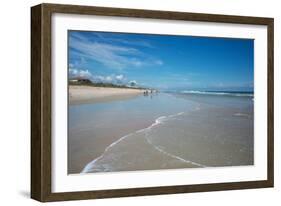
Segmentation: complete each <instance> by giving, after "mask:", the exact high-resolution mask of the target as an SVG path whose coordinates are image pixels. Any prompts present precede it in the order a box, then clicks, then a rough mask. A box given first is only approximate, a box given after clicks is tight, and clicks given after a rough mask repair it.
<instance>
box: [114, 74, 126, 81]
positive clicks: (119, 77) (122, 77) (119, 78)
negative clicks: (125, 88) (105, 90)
mask: <svg viewBox="0 0 281 206" xmlns="http://www.w3.org/2000/svg"><path fill="white" fill-rule="evenodd" d="M115 78H116V79H117V80H123V79H124V76H123V75H122V74H120V75H116V77H115Z"/></svg>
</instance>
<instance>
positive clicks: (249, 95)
mask: <svg viewBox="0 0 281 206" xmlns="http://www.w3.org/2000/svg"><path fill="white" fill-rule="evenodd" d="M180 93H182V94H202V95H224V96H236V97H253V96H254V94H253V93H248V92H223V91H222V92H211V91H194V90H187V91H181V92H180Z"/></svg>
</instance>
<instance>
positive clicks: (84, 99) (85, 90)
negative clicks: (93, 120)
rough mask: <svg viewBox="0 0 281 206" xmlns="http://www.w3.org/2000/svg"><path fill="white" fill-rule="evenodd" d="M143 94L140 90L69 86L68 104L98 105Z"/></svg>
mask: <svg viewBox="0 0 281 206" xmlns="http://www.w3.org/2000/svg"><path fill="white" fill-rule="evenodd" d="M143 92H144V90H142V89H130V88H107V87H93V86H73V85H70V86H69V104H70V105H73V104H85V103H98V102H106V101H114V100H123V99H128V98H132V97H135V96H137V95H140V94H142V93H143Z"/></svg>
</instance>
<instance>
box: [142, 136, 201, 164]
mask: <svg viewBox="0 0 281 206" xmlns="http://www.w3.org/2000/svg"><path fill="white" fill-rule="evenodd" d="M144 137H145V139H146V141H147V142H148V144H150V145H151V146H152V147H154V148H155V149H156V150H157V151H159V152H161V153H163V154H165V155H167V156H169V157H172V158H174V159H177V160H179V161H182V162H185V163H188V164H192V165H195V166H197V167H207V166H206V165H202V164H199V163H196V162H193V161H190V160H186V159H183V158H181V157H179V156H176V155H173V154H171V153H169V152H166V151H165V150H163V149H161V148H160V147H158V146H156V145H154V144H153V143H152V142H151V141H150V140H149V139H148V138H147V133H145V136H144Z"/></svg>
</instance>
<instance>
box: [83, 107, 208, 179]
mask: <svg viewBox="0 0 281 206" xmlns="http://www.w3.org/2000/svg"><path fill="white" fill-rule="evenodd" d="M183 114H184V112H179V113H177V114H172V115H168V116H161V117H158V118H157V119H156V120H155V121H154V123H153V124H151V125H150V126H149V127H146V128H144V129H140V130H137V131H135V132H133V133H130V134H127V135H125V136H123V137H121V138H120V139H118V140H117V141H115V142H113V143H112V144H110V145H109V146H108V147H106V148H105V150H104V152H103V153H102V155H101V156H99V157H98V158H96V159H94V160H93V161H91V162H89V163H88V164H87V165H86V166H85V167H84V169H83V170H82V171H81V174H83V173H89V172H91V171H92V168H93V167H94V165H95V164H96V162H97V161H99V160H100V159H102V158H103V157H104V156H105V155H106V152H107V151H109V150H110V148H112V147H113V146H114V145H116V144H118V143H120V142H121V141H123V140H124V139H126V138H128V137H129V136H131V135H134V134H138V133H140V132H146V131H149V130H151V129H152V128H153V127H155V126H157V125H159V124H162V123H164V122H165V121H167V120H168V119H170V118H174V117H177V116H180V115H183ZM145 139H146V141H147V142H148V143H149V144H150V145H152V146H153V147H154V148H155V149H156V150H158V151H159V152H161V153H163V154H165V155H167V156H169V157H173V158H175V159H177V160H180V161H182V162H185V163H190V164H193V165H196V166H199V167H206V166H204V165H201V164H198V163H195V162H192V161H189V160H185V159H183V158H181V157H178V156H176V155H173V154H170V153H168V152H166V151H164V150H163V149H161V148H160V147H158V146H156V145H154V144H153V143H152V142H151V141H150V140H148V138H147V136H146V133H145Z"/></svg>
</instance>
